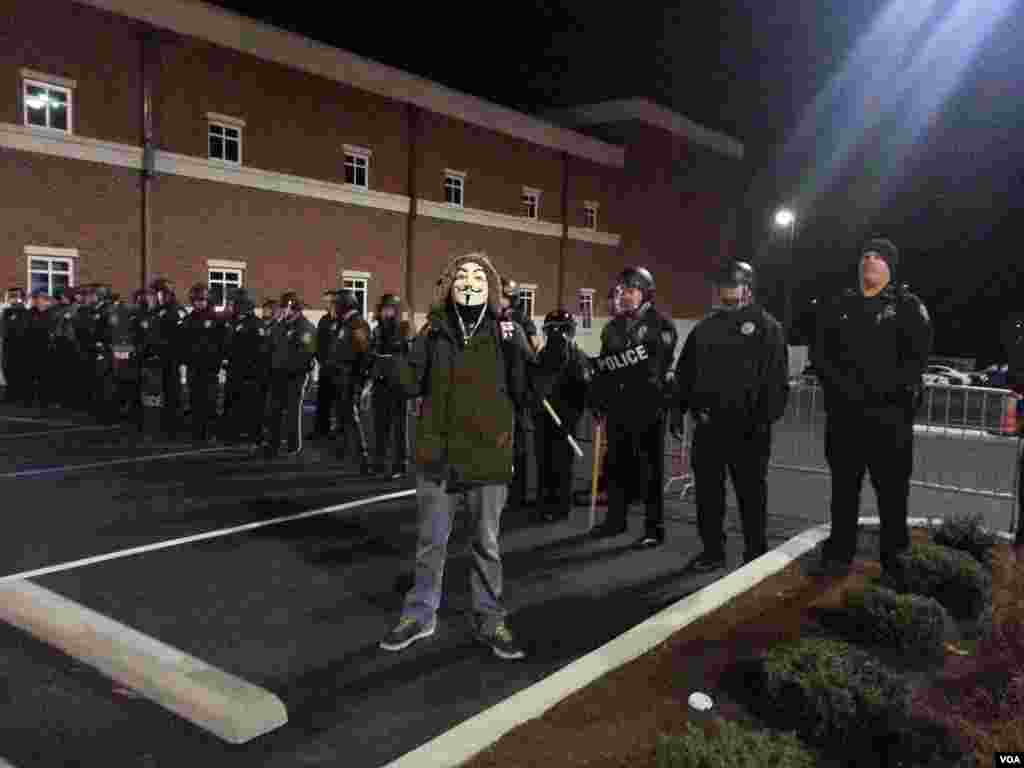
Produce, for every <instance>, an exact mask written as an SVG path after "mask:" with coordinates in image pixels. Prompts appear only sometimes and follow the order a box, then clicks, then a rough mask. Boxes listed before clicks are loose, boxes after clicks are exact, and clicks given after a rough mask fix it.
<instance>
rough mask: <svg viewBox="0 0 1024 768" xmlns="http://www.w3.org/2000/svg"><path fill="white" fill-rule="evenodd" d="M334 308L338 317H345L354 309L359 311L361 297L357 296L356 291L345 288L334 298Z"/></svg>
mask: <svg viewBox="0 0 1024 768" xmlns="http://www.w3.org/2000/svg"><path fill="white" fill-rule="evenodd" d="M334 306H335V309H336V311H337V313H338V315H339V316H340V315H344V314H346V313H347V312H349V311H351V310H353V309H359V308H360V303H359V297H358V296H356V294H355V291H351V290H349V289H348V288H344V289H342V290H340V291H338V293H337V295H336V296H335V297H334Z"/></svg>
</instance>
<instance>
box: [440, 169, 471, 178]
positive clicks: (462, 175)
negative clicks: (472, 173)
mask: <svg viewBox="0 0 1024 768" xmlns="http://www.w3.org/2000/svg"><path fill="white" fill-rule="evenodd" d="M444 175H445V176H454V177H455V178H457V179H462V180H463V181H465V180H466V172H465V171H453V170H452V169H451V168H445V169H444Z"/></svg>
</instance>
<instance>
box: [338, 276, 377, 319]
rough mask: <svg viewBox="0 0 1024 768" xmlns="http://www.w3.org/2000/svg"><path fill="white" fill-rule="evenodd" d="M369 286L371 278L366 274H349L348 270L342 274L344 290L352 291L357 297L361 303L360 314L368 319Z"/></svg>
mask: <svg viewBox="0 0 1024 768" xmlns="http://www.w3.org/2000/svg"><path fill="white" fill-rule="evenodd" d="M369 284H370V276H369V275H368V274H367V273H365V272H349V271H347V270H346V271H345V272H342V273H341V287H342V289H344V290H348V291H352V293H354V294H355V295H356V300H357V301H358V302H359V314H361V315H362V316H363V317H364V318H365V317H367V314H366V309H367V308H366V297H367V294H368V290H367V287H368V286H369Z"/></svg>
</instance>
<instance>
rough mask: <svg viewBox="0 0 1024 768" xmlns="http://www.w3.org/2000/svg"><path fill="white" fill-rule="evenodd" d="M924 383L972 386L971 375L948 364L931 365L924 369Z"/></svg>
mask: <svg viewBox="0 0 1024 768" xmlns="http://www.w3.org/2000/svg"><path fill="white" fill-rule="evenodd" d="M924 383H925V384H932V385H935V384H945V385H951V386H955V387H966V386H970V383H971V377H970V376H969V375H968V374H966V373H963V372H962V371H957V370H954V369H953V368H950V367H949V366H948V365H929V366H928V367H927V368H925V371H924Z"/></svg>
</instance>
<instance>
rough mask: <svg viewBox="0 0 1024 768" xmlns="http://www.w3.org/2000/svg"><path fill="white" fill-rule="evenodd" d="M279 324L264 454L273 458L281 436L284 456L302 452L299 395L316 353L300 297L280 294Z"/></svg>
mask: <svg viewBox="0 0 1024 768" xmlns="http://www.w3.org/2000/svg"><path fill="white" fill-rule="evenodd" d="M280 306H281V309H282V316H281V321H280V324H279V326H278V327H277V328H275V329H274V330H273V331H272V332H271V340H270V344H271V382H270V408H269V409H268V416H269V420H270V421H269V424H268V425H267V432H268V435H267V445H266V448H265V451H264V453H265V455H266V457H267V458H268V459H273V458H276V457H277V456H278V455H279V453H280V450H281V442H282V438H283V439H284V441H285V443H286V454H285V455H287V456H297V455H298V454H299V452H301V451H302V398H303V396H304V395H305V392H306V386H307V385H308V383H309V372H310V371H311V370H312V367H313V355H314V354H315V352H316V328H314V327H313V324H312V323H311V322H309V320H307V319H306V317H305V316H304V315H303V314H302V309H303V304H302V300H301V299H300V298H299V297H298V295H297V294H295V293H293V292H288V293H285V294H284V295H283V296H282V297H281V304H280Z"/></svg>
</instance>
